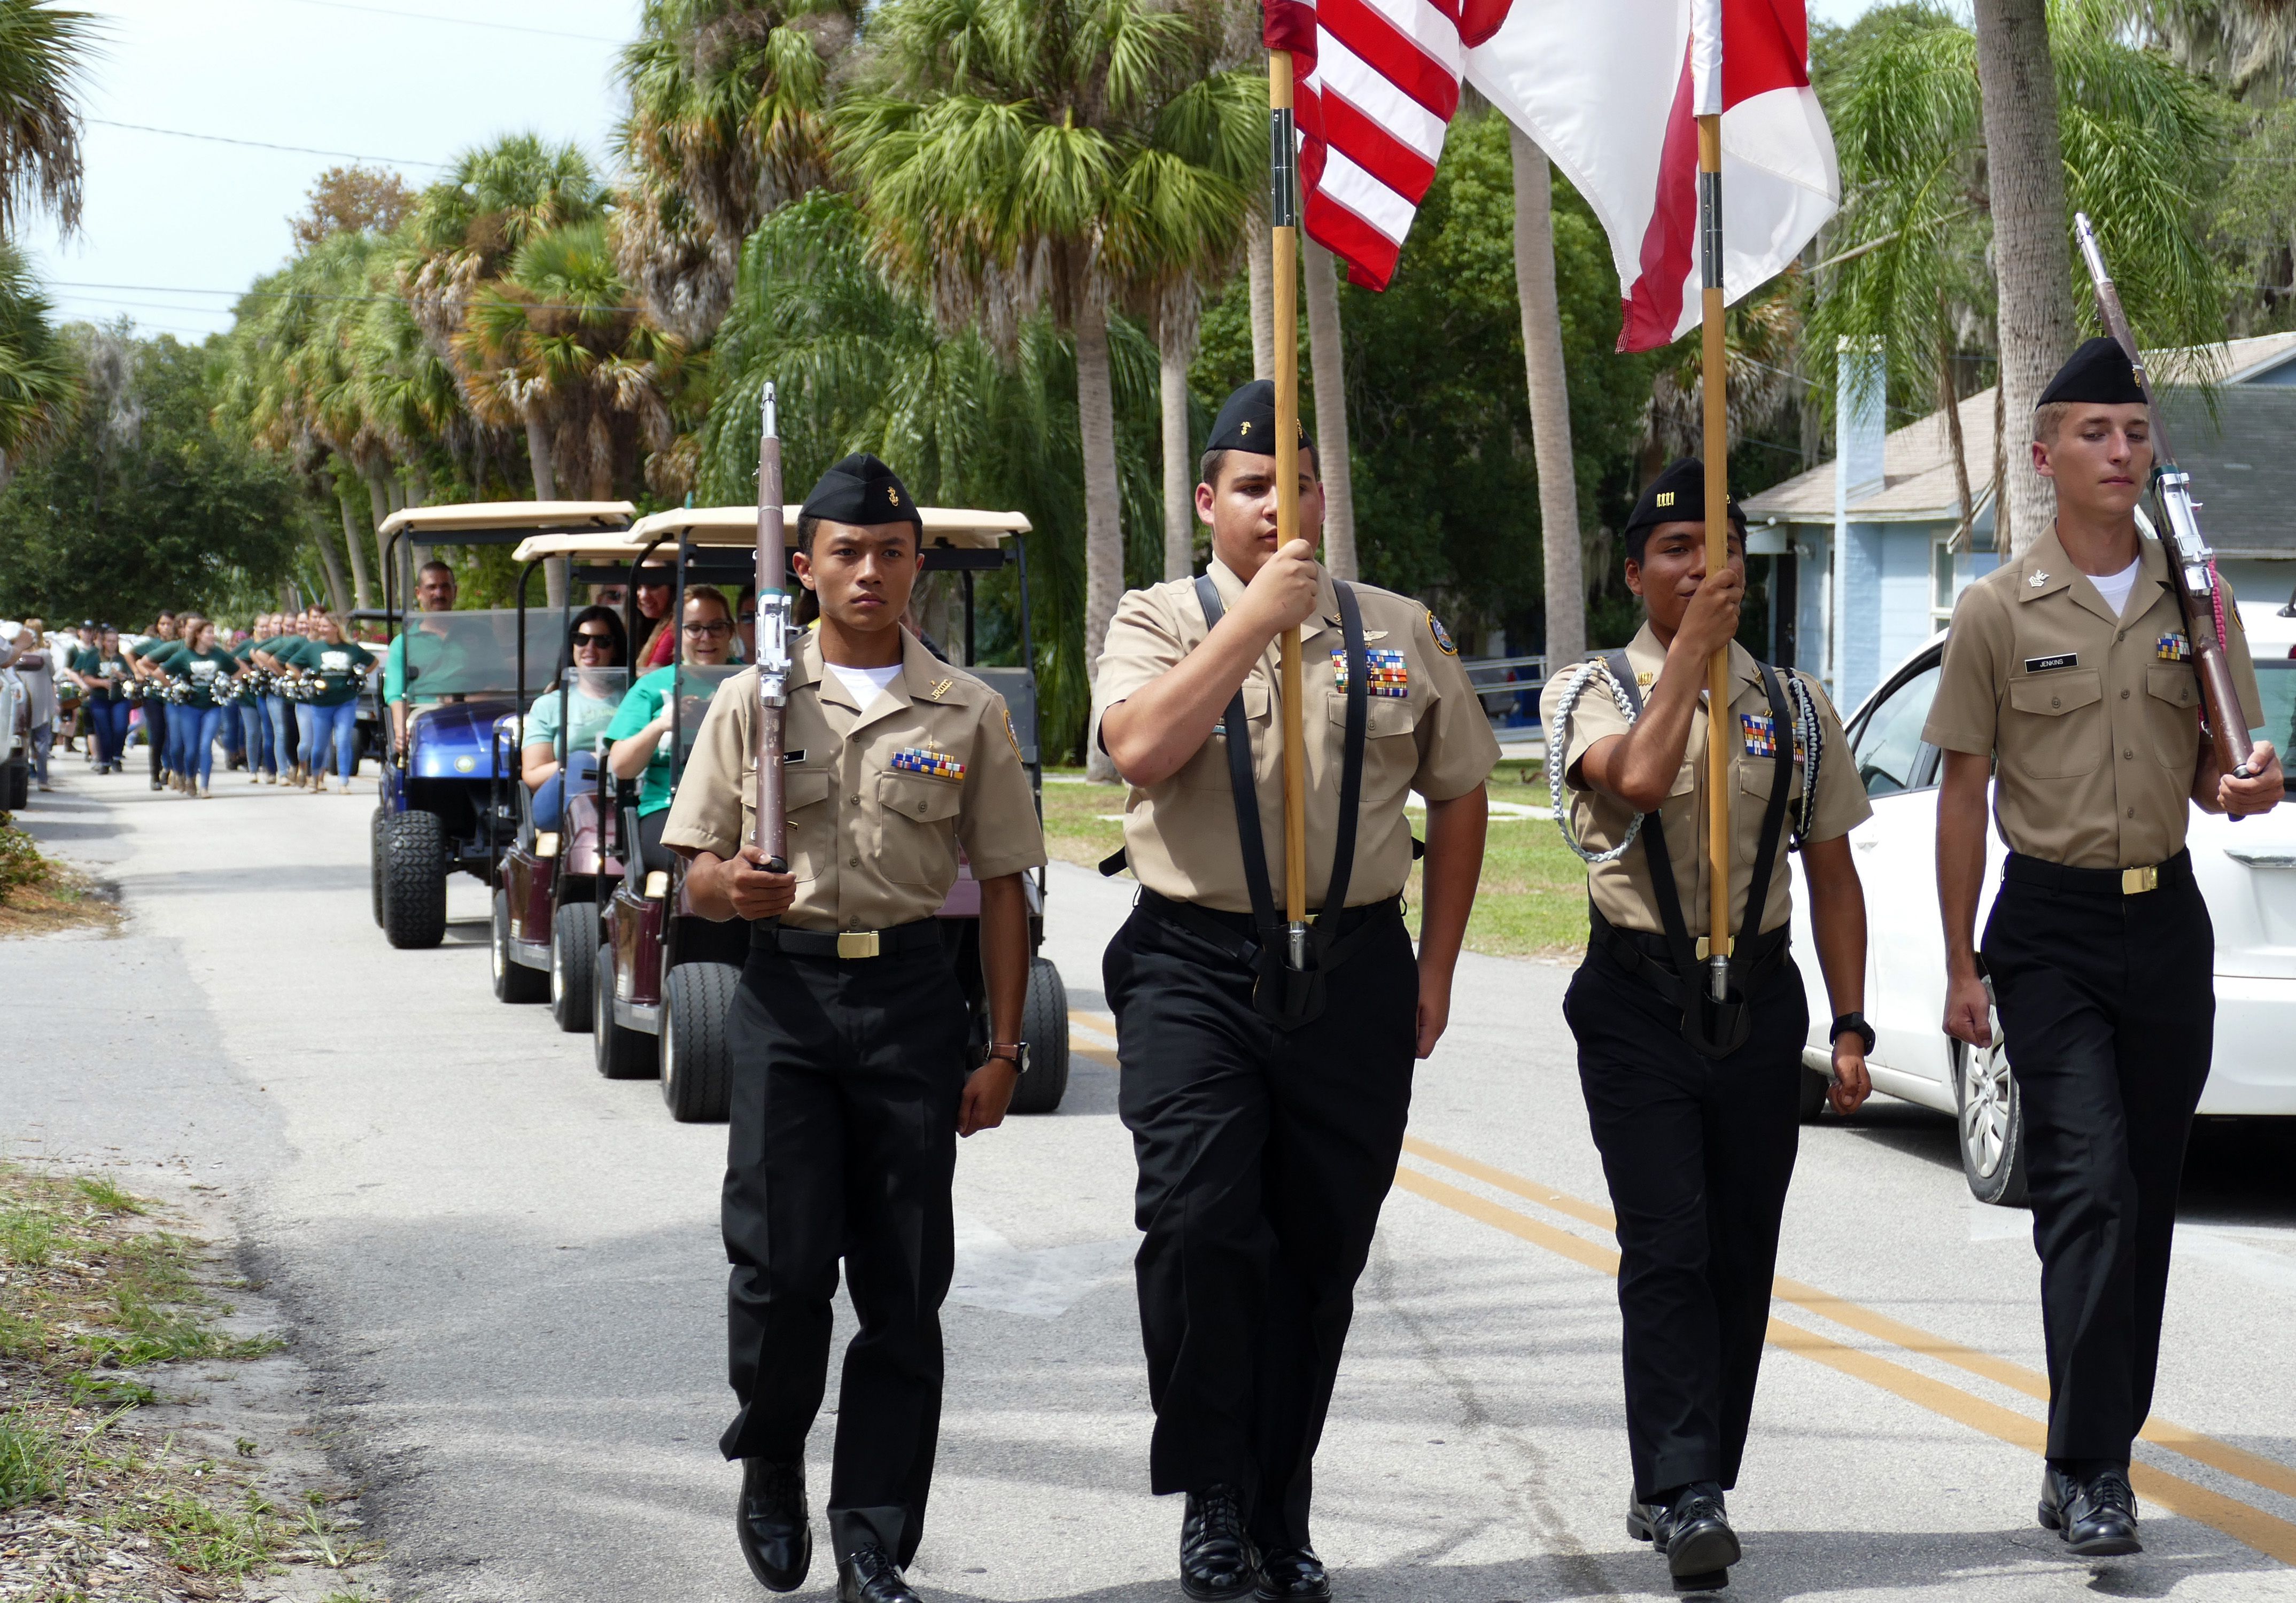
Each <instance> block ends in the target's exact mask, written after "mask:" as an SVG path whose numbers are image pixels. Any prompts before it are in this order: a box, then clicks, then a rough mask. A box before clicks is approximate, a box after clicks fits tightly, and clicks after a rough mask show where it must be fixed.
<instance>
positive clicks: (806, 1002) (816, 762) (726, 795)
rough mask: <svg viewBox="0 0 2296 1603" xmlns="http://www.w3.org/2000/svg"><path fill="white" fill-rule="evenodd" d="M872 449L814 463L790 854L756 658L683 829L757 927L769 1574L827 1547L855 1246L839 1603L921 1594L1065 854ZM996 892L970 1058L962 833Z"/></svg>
mask: <svg viewBox="0 0 2296 1603" xmlns="http://www.w3.org/2000/svg"><path fill="white" fill-rule="evenodd" d="M922 532H923V531H922V523H921V521H920V520H919V519H918V517H917V514H916V511H915V503H914V502H912V501H911V500H910V499H909V495H908V492H907V490H906V489H905V488H903V487H902V486H901V482H900V480H899V479H898V478H895V477H894V476H893V473H892V470H890V469H889V468H887V467H886V466H885V464H884V463H882V462H879V461H878V460H877V459H876V458H875V457H873V456H865V455H854V456H849V457H847V458H846V459H845V460H844V461H843V462H840V463H839V464H838V465H837V466H836V467H834V468H832V469H831V470H829V471H828V472H827V473H826V474H824V475H823V477H822V479H821V482H820V483H819V484H818V485H816V487H814V492H813V495H811V496H810V497H809V498H808V500H807V502H806V503H805V507H804V509H803V511H802V512H801V513H800V514H799V524H798V557H797V570H798V576H799V578H800V579H801V580H802V581H803V583H804V585H805V586H806V587H807V588H808V590H811V591H813V592H814V593H816V596H817V597H818V598H819V601H820V604H821V623H820V626H819V628H818V629H817V630H816V631H814V632H812V633H811V634H808V635H807V636H806V638H805V642H804V645H803V647H802V650H801V652H800V653H799V660H798V663H797V666H796V667H795V668H794V669H793V671H792V672H791V675H790V681H791V683H790V691H789V706H788V711H787V714H786V716H787V720H788V721H787V724H786V734H785V738H784V742H783V743H784V746H785V748H786V757H785V762H786V770H785V773H786V780H787V806H788V814H789V841H788V850H789V860H788V861H789V871H788V872H787V873H774V872H769V871H767V870H766V869H764V868H763V867H761V866H759V863H760V857H759V854H758V848H757V847H756V846H752V845H750V844H749V843H750V840H751V839H752V838H753V836H752V825H753V823H754V822H755V814H754V813H753V811H752V808H753V806H754V798H755V797H756V794H757V791H756V785H755V774H756V770H755V762H754V753H755V751H756V749H757V748H756V741H755V739H754V729H755V724H754V719H755V717H756V714H757V704H758V683H757V670H755V669H754V668H752V669H750V670H749V671H748V672H745V673H742V674H740V675H736V676H735V677H734V678H733V679H731V680H728V681H727V682H726V683H725V684H723V685H721V686H720V687H719V688H718V691H717V695H716V696H715V697H714V698H713V699H711V701H710V704H709V714H708V716H706V717H705V718H704V719H703V721H702V725H701V732H700V733H699V735H698V736H697V738H696V741H695V745H694V748H693V757H691V758H690V759H689V760H688V762H687V764H686V767H685V777H684V778H683V780H682V781H680V782H679V785H678V789H677V797H676V800H675V801H674V802H673V803H672V804H671V807H670V814H669V822H668V826H667V827H666V828H665V829H664V830H663V831H662V843H663V844H664V845H665V846H669V847H670V848H672V849H673V850H676V851H677V852H678V853H680V854H681V855H684V856H685V857H686V858H688V859H689V860H690V861H691V862H692V863H693V870H692V871H691V873H690V874H689V876H688V877H687V879H686V884H687V887H689V889H690V891H691V894H692V896H693V904H694V907H695V910H696V911H697V912H701V913H703V914H705V915H706V916H709V917H712V918H718V919H725V918H733V917H741V918H745V919H748V920H751V921H752V922H751V926H750V961H749V963H748V965H747V967H745V968H744V969H742V986H741V989H740V991H739V992H738V994H737V995H736V998H735V1001H734V1008H733V1011H732V1013H731V1014H730V1016H729V1018H728V1020H727V1032H728V1036H729V1043H730V1046H731V1050H732V1054H733V1060H734V1088H733V1109H732V1130H731V1132H730V1135H729V1141H728V1157H727V1159H726V1193H725V1208H724V1223H725V1233H726V1255H727V1256H728V1257H729V1258H731V1260H732V1261H733V1264H734V1272H733V1280H732V1285H731V1288H730V1291H729V1296H728V1313H727V1320H726V1325H727V1338H728V1343H729V1347H730V1355H731V1371H732V1379H733V1385H734V1395H735V1397H736V1398H737V1399H738V1401H739V1403H740V1411H739V1412H738V1413H737V1414H736V1415H735V1417H734V1423H733V1424H732V1425H731V1426H730V1427H727V1429H726V1435H725V1437H724V1440H723V1441H722V1442H721V1443H720V1446H721V1447H722V1448H723V1450H724V1452H725V1454H726V1457H727V1458H729V1459H740V1460H742V1497H741V1501H740V1504H739V1507H738V1509H737V1514H736V1521H737V1525H738V1528H739V1532H740V1536H741V1542H742V1554H743V1556H744V1557H745V1558H748V1560H749V1563H750V1570H751V1571H752V1573H754V1574H756V1575H757V1577H758V1580H759V1581H760V1582H761V1583H764V1584H765V1585H766V1586H767V1587H769V1588H771V1589H772V1590H774V1591H791V1590H792V1589H794V1588H795V1587H797V1586H798V1585H799V1584H800V1583H803V1581H804V1579H805V1575H806V1571H807V1568H808V1565H809V1564H810V1561H811V1558H812V1552H813V1538H812V1528H811V1525H810V1522H809V1519H808V1514H807V1509H806V1497H805V1478H804V1477H805V1440H806V1435H807V1433H808V1430H809V1429H810V1428H811V1427H812V1425H813V1419H814V1416H815V1414H816V1413H817V1412H818V1411H819V1410H820V1407H821V1398H822V1389H823V1386H824V1381H825V1378H826V1375H827V1367H828V1359H829V1333H830V1322H831V1316H830V1302H831V1299H832V1296H834V1295H835V1293H836V1290H837V1269H838V1261H839V1259H840V1257H841V1258H842V1259H843V1260H844V1263H845V1272H846V1276H847V1283H848V1285H849V1288H851V1291H852V1294H853V1305H854V1311H855V1312H856V1313H857V1314H858V1316H859V1318H860V1322H861V1329H860V1333H859V1335H857V1337H855V1338H854V1340H853V1344H852V1345H851V1346H849V1348H847V1350H846V1354H845V1372H844V1380H843V1384H842V1386H841V1388H840V1393H839V1402H838V1415H837V1444H836V1455H835V1460H834V1468H832V1473H831V1477H830V1485H829V1533H830V1541H831V1544H832V1548H833V1549H834V1550H835V1552H836V1555H837V1564H838V1597H839V1598H840V1600H841V1603H913V1600H914V1599H915V1597H916V1594H915V1593H914V1591H911V1590H910V1589H909V1586H908V1584H907V1583H906V1581H905V1580H904V1579H903V1578H902V1574H901V1570H902V1568H903V1567H904V1566H906V1565H907V1564H908V1563H909V1561H910V1559H911V1558H913V1557H914V1555H915V1553H916V1549H917V1541H918V1538H919V1537H920V1535H921V1534H922V1530H923V1525H924V1512H925V1498H926V1493H927V1491H928V1489H929V1488H930V1486H931V1480H932V1464H933V1452H934V1446H935V1443H936V1441H937V1440H938V1437H939V1427H940V1394H941V1366H942V1359H941V1340H940V1304H941V1299H942V1297H943V1296H946V1295H947V1291H948V1282H949V1275H950V1272H951V1270H952V1267H953V1264H954V1259H955V1239H954V1224H953V1222H952V1217H951V1209H950V1201H949V1186H950V1181H951V1177H952V1174H953V1173H954V1169H955V1161H956V1143H955V1139H954V1138H955V1137H956V1136H959V1135H971V1134H972V1133H974V1132H976V1131H979V1130H984V1129H988V1128H990V1127H992V1126H994V1125H997V1124H998V1123H1000V1122H1002V1120H1003V1118H1004V1116H1005V1105H1006V1103H1008V1102H1009V1101H1010V1100H1012V1096H1013V1085H1014V1084H1015V1082H1016V1080H1017V1078H1018V1076H1019V1075H1021V1074H1022V1073H1025V1072H1026V1071H1027V1067H1028V1045H1027V1043H1025V1042H1023V1041H1021V1039H1020V1035H1019V1029H1020V1023H1021V1010H1022V1004H1023V1002H1024V1000H1025V997H1026V994H1027V988H1028V973H1029V914H1028V904H1027V900H1026V897H1025V895H1024V893H1023V890H1022V887H1021V875H1022V873H1023V872H1024V871H1027V870H1029V869H1032V868H1035V867H1037V866H1038V865H1039V864H1041V863H1043V862H1044V861H1045V848H1044V838H1043V833H1042V831H1041V830H1040V829H1039V827H1038V825H1037V808H1036V799H1035V797H1033V796H1032V795H1031V794H1030V792H1029V778H1028V772H1027V770H1026V769H1025V768H1023V767H1022V766H1021V751H1020V747H1019V745H1018V743H1017V742H1016V741H1015V740H1014V738H1013V727H1012V724H1011V722H1010V720H1009V719H1008V718H1007V716H1006V715H1005V702H1004V699H1003V698H1002V697H1000V696H998V695H997V694H996V692H995V691H992V690H990V689H989V688H988V686H987V685H985V684H983V683H980V680H978V679H975V678H974V677H972V675H969V674H967V673H965V672H964V670H963V669H961V668H955V667H949V666H948V665H947V663H944V662H941V661H939V660H938V659H936V658H934V657H933V656H932V655H931V653H929V652H928V651H926V650H925V649H924V648H923V647H922V645H920V644H919V643H918V642H916V641H915V640H914V638H913V637H911V636H910V635H909V634H907V633H906V631H905V630H903V629H902V628H901V626H900V618H901V615H902V613H903V611H904V610H906V608H907V606H908V602H909V593H910V591H911V589H912V588H913V587H914V585H915V583H916V577H917V572H918V565H919V561H920V552H919V541H920V539H921V537H922ZM959 846H962V847H963V848H964V855H965V858H966V861H967V862H968V863H970V864H971V867H972V876H973V878H974V879H978V880H979V881H980V953H981V968H982V969H983V974H984V977H985V979H986V980H987V983H988V1010H989V1018H990V1041H991V1044H990V1046H989V1047H988V1051H987V1055H986V1058H985V1060H984V1061H982V1062H981V1063H980V1064H979V1065H978V1066H976V1065H974V1064H972V1063H971V1062H969V1061H967V1051H968V1048H967V1041H968V1038H969V1032H968V1028H967V1025H968V1017H967V1014H966V1011H965V1003H964V992H963V991H962V990H961V989H960V988H959V986H958V983H957V978H956V975H955V970H954V969H953V967H952V965H951V963H950V961H949V948H948V946H947V944H946V943H945V940H944V936H943V934H942V930H941V927H940V922H939V920H937V919H935V917H934V916H933V915H934V914H935V913H936V912H938V911H939V908H940V905H941V902H942V899H943V898H944V897H945V896H947V894H948V888H949V886H950V885H951V884H952V883H953V882H954V881H955V879H956V868H957V857H956V854H957V848H958V847H959Z"/></svg>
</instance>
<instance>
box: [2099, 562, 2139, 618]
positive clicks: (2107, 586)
mask: <svg viewBox="0 0 2296 1603" xmlns="http://www.w3.org/2000/svg"><path fill="white" fill-rule="evenodd" d="M2143 570H2144V558H2143V557H2139V558H2137V559H2136V560H2135V561H2134V562H2131V563H2130V564H2129V565H2128V567H2126V568H2122V569H2121V570H2120V572H2119V573H2105V574H2095V573H2093V574H2091V575H2089V576H2088V582H2089V583H2090V584H2092V585H2095V586H2096V593H2098V594H2099V595H2101V596H2103V598H2104V604H2105V605H2106V606H2108V607H2110V608H2112V615H2113V617H2120V615H2121V614H2122V613H2124V612H2126V611H2128V593H2129V592H2130V591H2132V590H2134V589H2136V576H2137V574H2139V573H2140V572H2142V571H2143Z"/></svg>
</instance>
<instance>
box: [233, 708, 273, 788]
mask: <svg viewBox="0 0 2296 1603" xmlns="http://www.w3.org/2000/svg"><path fill="white" fill-rule="evenodd" d="M239 738H240V740H241V743H242V745H244V746H245V747H246V748H247V771H248V772H249V773H278V772H279V757H278V754H277V753H276V752H275V751H274V750H273V749H272V748H271V719H270V716H269V715H267V714H266V712H265V711H264V710H263V707H262V705H261V704H260V703H258V702H254V701H242V702H241V703H240V704H239Z"/></svg>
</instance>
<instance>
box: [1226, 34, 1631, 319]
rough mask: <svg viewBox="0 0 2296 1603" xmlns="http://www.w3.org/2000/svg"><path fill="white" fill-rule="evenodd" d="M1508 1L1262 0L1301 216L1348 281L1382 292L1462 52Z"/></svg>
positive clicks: (1432, 155)
mask: <svg viewBox="0 0 2296 1603" xmlns="http://www.w3.org/2000/svg"><path fill="white" fill-rule="evenodd" d="M1511 3H1512V0H1266V5H1267V10H1266V12H1265V33H1266V38H1267V46H1268V48H1269V49H1271V50H1288V51H1290V52H1291V53H1292V115H1293V118H1294V119H1295V121H1296V122H1297V123H1298V125H1299V129H1300V197H1301V200H1302V201H1303V203H1304V204H1303V216H1302V217H1301V222H1302V223H1303V225H1305V226H1306V228H1307V230H1308V236H1309V237H1310V238H1311V239H1313V240H1315V241H1316V242H1317V243H1318V244H1320V245H1322V246H1323V247H1324V249H1328V250H1330V251H1331V252H1332V253H1333V255H1334V256H1337V257H1338V258H1340V259H1341V260H1342V261H1344V262H1346V263H1347V264H1348V276H1349V279H1351V280H1353V281H1354V282H1357V283H1359V284H1362V285H1364V286H1365V288H1367V289H1373V290H1384V289H1385V288H1387V283H1388V280H1390V279H1391V278H1393V277H1394V276H1395V258H1397V256H1398V255H1399V254H1401V252H1402V249H1403V237H1404V235H1405V234H1406V233H1409V232H1410V230H1411V219H1412V217H1414V216H1415V215H1416V214H1417V212H1418V210H1419V202H1420V200H1421V199H1422V198H1423V196H1424V195H1425V194H1426V193H1427V185H1428V184H1429V183H1431V181H1432V180H1433V178H1434V176H1435V162H1436V159H1437V158H1439V157H1440V156H1441V155H1442V153H1443V135H1444V132H1445V130H1446V129H1447V128H1448V127H1450V124H1451V114H1452V112H1454V111H1456V110H1458V106H1459V75H1460V72H1461V70H1463V67H1464V62H1465V58H1466V53H1467V51H1468V49H1469V48H1470V47H1471V46H1472V45H1478V44H1480V43H1481V42H1482V41H1483V40H1485V39H1488V38H1489V37H1491V36H1492V35H1493V34H1494V33H1496V32H1497V31H1498V29H1499V25H1500V24H1501V23H1502V22H1504V21H1505V20H1506V15H1507V8H1508V6H1509V4H1511ZM1582 3H1588V0H1582ZM1591 3H1592V4H1609V3H1611V0H1591Z"/></svg>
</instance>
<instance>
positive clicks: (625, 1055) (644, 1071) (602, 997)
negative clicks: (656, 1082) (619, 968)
mask: <svg viewBox="0 0 2296 1603" xmlns="http://www.w3.org/2000/svg"><path fill="white" fill-rule="evenodd" d="M593 972H594V979H593V980H592V982H591V985H590V999H591V1001H590V1034H591V1049H592V1051H593V1053H594V1057H595V1060H596V1062H597V1065H598V1072H599V1073H600V1074H601V1075H604V1076H605V1077H606V1078H607V1079H609V1080H639V1079H644V1078H645V1077H646V1076H647V1075H651V1074H652V1073H653V1072H654V1058H653V1054H654V1039H653V1037H652V1036H651V1035H647V1034H646V1033H645V1032H644V1031H643V1030H626V1029H624V1028H623V1027H622V1026H620V1025H619V1024H616V1023H615V1022H614V947H613V943H612V942H611V941H601V942H599V943H598V958H597V966H596V968H595V969H594V970H593Z"/></svg>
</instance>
